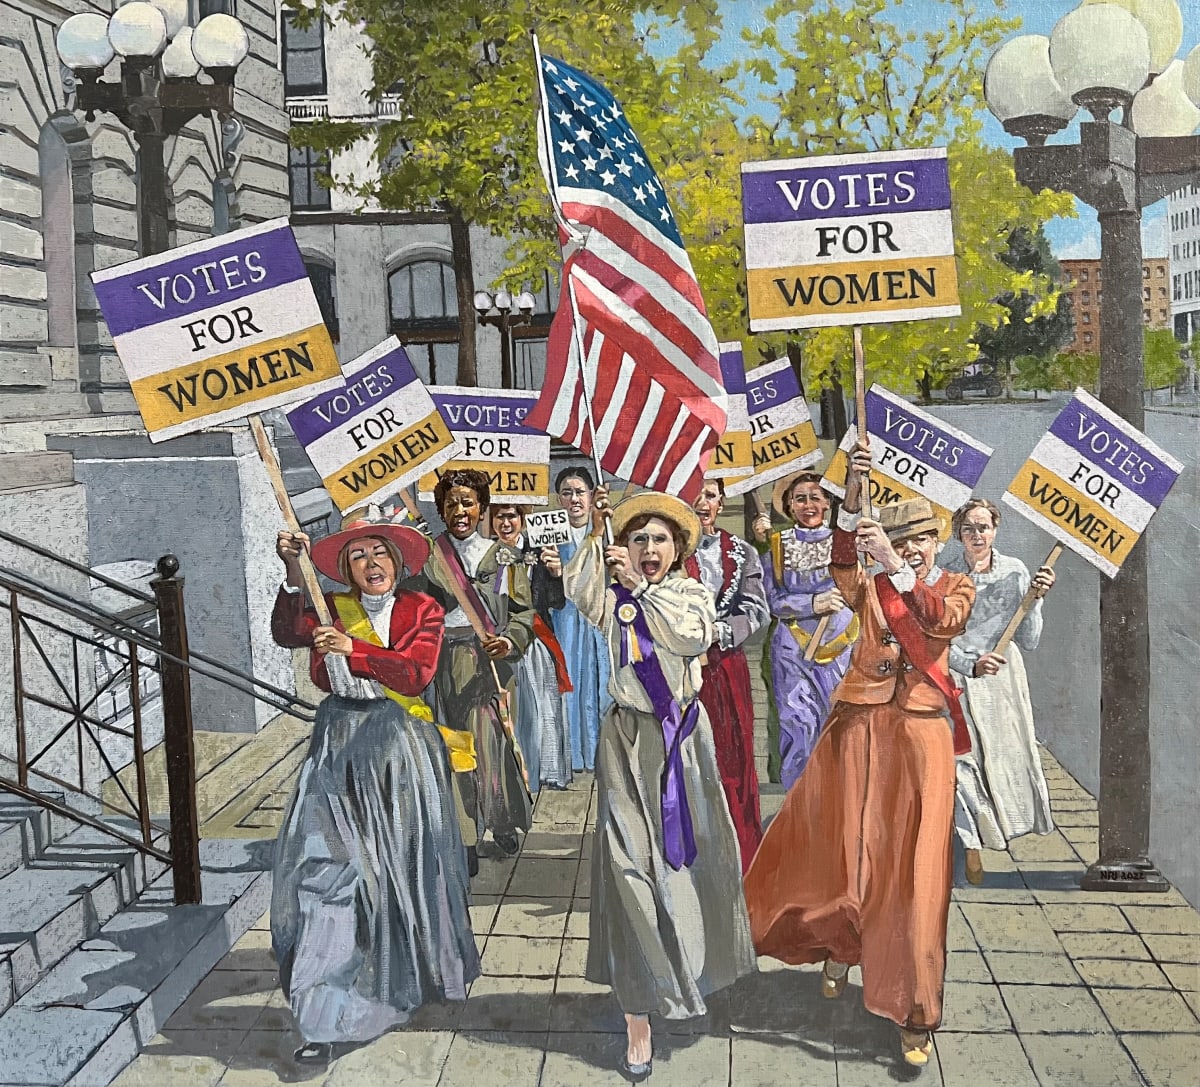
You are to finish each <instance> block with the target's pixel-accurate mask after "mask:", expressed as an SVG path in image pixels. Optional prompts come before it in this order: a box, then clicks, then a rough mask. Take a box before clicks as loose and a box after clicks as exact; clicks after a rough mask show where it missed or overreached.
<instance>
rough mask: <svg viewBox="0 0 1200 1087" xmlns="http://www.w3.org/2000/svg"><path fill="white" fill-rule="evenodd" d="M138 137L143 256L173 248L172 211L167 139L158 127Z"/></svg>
mask: <svg viewBox="0 0 1200 1087" xmlns="http://www.w3.org/2000/svg"><path fill="white" fill-rule="evenodd" d="M136 138H137V173H138V233H139V235H140V242H141V247H140V248H141V252H142V256H143V257H150V256H153V255H155V254H156V253H165V252H166V251H167V250H168V249H170V248H171V212H170V208H169V206H168V205H169V200H168V196H167V157H166V156H167V140H166V136H165V135H164V134H163V133H162V132H161V131H159V130H158V129H157V128H154V129H142V130H141V131H138V132H137V133H136Z"/></svg>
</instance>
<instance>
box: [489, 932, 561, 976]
mask: <svg viewBox="0 0 1200 1087" xmlns="http://www.w3.org/2000/svg"><path fill="white" fill-rule="evenodd" d="M561 945H562V941H561V940H558V939H543V938H539V937H537V936H491V937H489V938H488V942H487V950H486V951H485V952H484V954H483V972H484V973H485V974H490V975H492V976H493V977H518V978H553V977H554V974H555V972H556V971H557V969H558V959H559V954H560V952H561Z"/></svg>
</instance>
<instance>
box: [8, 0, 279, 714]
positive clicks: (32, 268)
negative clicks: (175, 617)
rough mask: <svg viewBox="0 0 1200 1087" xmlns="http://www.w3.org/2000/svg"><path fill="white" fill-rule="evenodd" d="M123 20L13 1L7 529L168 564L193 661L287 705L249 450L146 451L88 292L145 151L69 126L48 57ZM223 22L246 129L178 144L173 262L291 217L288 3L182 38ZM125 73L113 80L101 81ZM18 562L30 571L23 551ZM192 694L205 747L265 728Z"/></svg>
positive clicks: (80, 8)
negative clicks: (105, 22) (284, 55)
mask: <svg viewBox="0 0 1200 1087" xmlns="http://www.w3.org/2000/svg"><path fill="white" fill-rule="evenodd" d="M114 3H115V0H97V2H88V0H0V26H2V27H3V31H2V32H0V87H2V89H3V96H4V104H5V118H4V120H5V124H4V125H3V126H0V500H2V506H3V509H4V510H5V523H4V528H5V529H7V530H8V531H10V532H13V533H16V534H17V535H19V536H22V537H24V538H26V539H30V540H34V541H36V542H38V543H39V544H41V545H42V546H45V547H48V548H50V549H51V550H53V551H56V552H57V553H59V554H61V555H62V556H64V557H66V558H71V559H74V560H77V561H81V562H84V563H88V564H90V565H93V566H110V565H112V566H120V565H121V564H128V563H131V562H134V563H138V562H141V563H145V562H150V563H153V561H154V560H156V559H157V558H158V557H159V555H161V554H163V553H164V552H166V551H175V552H176V553H178V554H179V556H180V558H181V560H183V567H182V573H183V574H184V576H185V577H186V578H187V590H186V591H187V602H188V607H189V611H190V612H191V614H192V617H193V621H192V624H191V627H192V630H191V634H192V644H193V646H194V647H195V648H198V649H201V650H202V651H206V652H208V653H210V654H212V655H213V656H216V657H219V658H220V659H222V660H226V661H228V662H229V663H231V664H233V665H236V666H238V667H240V668H242V669H243V670H246V671H251V670H253V671H254V672H255V673H256V674H258V675H260V676H262V677H263V678H267V679H270V680H272V681H274V682H277V683H279V682H281V681H282V683H281V685H284V686H286V685H287V684H288V682H290V679H289V677H290V668H289V666H288V665H289V661H288V658H287V656H286V654H283V653H282V652H280V651H278V650H277V647H274V646H273V644H272V643H271V641H270V636H269V630H268V629H267V615H266V612H269V607H270V597H271V595H272V587H271V585H270V582H271V581H272V579H274V578H276V577H277V570H276V569H275V567H276V566H277V560H276V559H275V558H274V555H273V553H272V550H271V542H272V539H273V536H274V530H275V527H276V526H277V524H278V519H279V516H278V512H277V511H275V510H274V508H273V502H272V499H271V495H270V490H269V486H268V485H267V482H266V479H265V475H264V474H263V473H262V469H261V465H259V464H258V462H257V458H256V457H255V456H254V452H253V447H252V443H249V436H248V434H245V433H244V432H239V431H238V428H223V429H222V430H219V431H214V432H212V433H210V434H206V435H202V436H197V438H196V440H195V441H193V442H190V443H189V442H188V441H187V440H186V439H176V440H172V441H169V442H164V443H159V444H153V443H151V442H150V441H149V440H148V438H147V437H146V434H145V431H144V429H143V428H142V426H141V420H140V417H139V416H138V414H137V412H136V407H135V405H134V402H133V398H132V396H131V394H130V391H129V386H128V383H127V382H126V380H125V375H124V371H123V369H122V367H121V364H120V361H119V360H118V358H117V356H116V354H115V353H114V351H113V348H112V338H111V336H110V335H109V332H108V329H107V327H106V326H105V323H104V321H103V319H102V317H101V314H100V311H99V307H98V304H97V301H96V295H95V292H94V290H93V288H92V284H91V280H90V279H89V273H91V272H93V271H96V270H99V269H101V268H106V267H109V266H111V265H115V264H120V263H122V262H124V261H128V260H132V259H134V258H135V257H137V256H139V255H140V253H141V252H142V251H143V250H142V239H140V238H139V201H140V200H141V197H142V194H141V193H140V191H139V171H138V151H137V144H136V141H135V138H134V136H133V134H132V133H131V132H130V131H129V130H128V129H126V128H125V127H124V126H123V125H122V123H121V122H120V121H119V120H118V119H117V118H116V117H114V116H112V115H109V114H106V113H98V114H96V115H95V117H94V118H91V119H89V118H87V117H85V116H84V115H83V114H82V113H80V112H77V111H76V109H75V108H74V106H75V102H74V94H73V88H74V83H73V77H72V76H71V74H70V72H69V71H67V70H66V69H64V68H63V67H62V66H61V65H60V62H59V60H58V56H57V52H56V47H55V38H56V35H57V32H58V29H59V27H60V26H61V25H62V23H63V22H64V21H65V20H66V19H67V18H68V17H69V16H71V15H74V14H78V13H81V12H96V13H98V14H100V15H102V16H104V17H106V18H107V17H108V16H109V15H111V14H112V11H113V9H114ZM214 12H225V13H227V14H232V15H234V16H236V18H238V19H239V20H240V21H241V23H242V24H243V25H244V26H245V28H246V31H247V35H248V38H249V45H250V52H249V55H248V56H247V57H246V59H245V60H244V61H243V62H242V64H241V65H240V66H239V67H238V69H237V74H236V80H235V96H234V110H235V112H234V115H233V116H232V117H231V118H224V119H222V118H218V117H217V116H215V115H213V114H206V115H201V116H200V117H198V118H197V119H196V120H195V121H193V122H192V123H191V124H190V125H188V126H187V128H185V129H184V130H183V131H182V132H181V133H180V134H179V135H178V136H176V137H174V138H170V139H168V141H167V144H166V151H165V158H166V174H167V178H168V192H167V194H166V196H167V206H168V208H169V217H170V239H169V240H170V245H171V246H172V247H174V246H179V245H185V244H187V243H189V242H194V241H198V240H201V239H204V238H207V237H210V236H212V235H213V234H214V233H218V232H221V231H222V230H225V229H234V228H236V227H238V226H243V225H249V224H252V223H256V222H261V221H264V220H267V219H273V218H279V217H285V216H286V215H287V214H288V211H289V201H288V173H287V161H288V148H287V139H288V128H289V119H288V115H287V111H286V110H285V109H284V104H283V76H282V73H281V71H280V65H279V43H278V25H279V16H278V10H277V8H276V4H275V0H191V10H190V13H189V20H188V21H189V23H190V24H192V25H193V26H194V25H196V23H197V22H198V21H199V20H200V19H201V18H202V17H204V16H205V15H209V14H212V13H214ZM118 73H119V65H118V64H117V63H115V62H114V63H113V64H111V65H110V66H109V68H108V69H107V70H106V71H105V73H104V74H103V76H102V78H104V79H106V80H113V79H116V78H119V75H118ZM18 551H19V549H18ZM185 555H186V558H185ZM5 558H6V560H7V561H10V562H13V563H19V562H20V555H19V553H13V552H12V551H11V550H8V551H6V552H5ZM85 580H86V579H85ZM2 649H3V647H0V650H2ZM6 671H7V670H6V668H5V664H4V657H3V653H2V652H0V674H4V673H5V672H6ZM193 692H194V707H195V710H196V724H197V727H201V728H210V729H218V730H224V731H245V730H252V729H254V728H255V727H257V726H261V725H262V724H263V723H265V720H266V719H268V717H269V716H270V713H269V712H268V711H266V708H265V707H263V706H261V704H257V703H255V702H254V701H253V700H252V699H250V698H249V697H248V696H240V695H236V693H233V692H230V691H229V690H228V689H227V688H221V687H219V685H216V684H212V683H211V682H210V681H207V680H202V679H196V680H194V685H193Z"/></svg>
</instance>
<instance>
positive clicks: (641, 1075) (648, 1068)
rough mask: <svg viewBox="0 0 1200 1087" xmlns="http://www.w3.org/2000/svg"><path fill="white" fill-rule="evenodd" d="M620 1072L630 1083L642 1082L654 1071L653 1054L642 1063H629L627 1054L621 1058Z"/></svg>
mask: <svg viewBox="0 0 1200 1087" xmlns="http://www.w3.org/2000/svg"><path fill="white" fill-rule="evenodd" d="M620 1069H621V1073H622V1074H623V1075H624V1076H625V1078H626V1079H627V1080H629V1082H630V1083H642V1082H644V1081H645V1080H647V1079H649V1078H650V1073H651V1072H653V1071H654V1056H653V1054H652V1055H651V1057H650V1059H649V1060H648V1061H646V1062H645V1063H644V1064H630V1063H629V1058H628V1057H627V1056H625V1057H622V1058H621V1063H620Z"/></svg>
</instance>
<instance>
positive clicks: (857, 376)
mask: <svg viewBox="0 0 1200 1087" xmlns="http://www.w3.org/2000/svg"><path fill="white" fill-rule="evenodd" d="M854 411H855V423H856V424H857V428H858V440H859V441H865V440H866V437H867V367H866V361H865V359H864V358H863V341H862V325H855V326H854ZM862 512H863V516H865V517H870V516H871V480H870V473H869V472H863V474H862ZM863 562H864V564H865V562H866V556H864V557H863ZM832 619H833V616H832V615H822V616H821V620H820V622H818V623H817V629H816V630H815V631H813V636H812V640H811V641H810V642H809V643H808V647H807V648H806V649H805V650H804V659H805V660H806V661H810V662H811V661H813V660H815V659H816V656H817V650H818V649H820V648H821V642H822V641H824V640H825V632H826V631H827V630H828V629H829V623H830V621H831V620H832Z"/></svg>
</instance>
